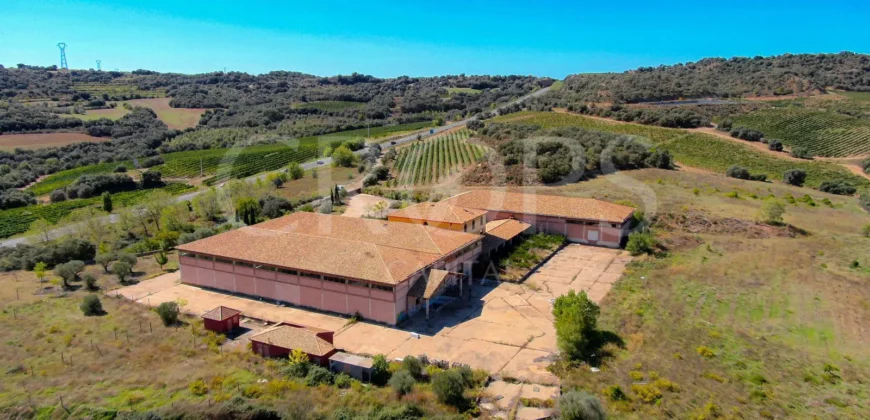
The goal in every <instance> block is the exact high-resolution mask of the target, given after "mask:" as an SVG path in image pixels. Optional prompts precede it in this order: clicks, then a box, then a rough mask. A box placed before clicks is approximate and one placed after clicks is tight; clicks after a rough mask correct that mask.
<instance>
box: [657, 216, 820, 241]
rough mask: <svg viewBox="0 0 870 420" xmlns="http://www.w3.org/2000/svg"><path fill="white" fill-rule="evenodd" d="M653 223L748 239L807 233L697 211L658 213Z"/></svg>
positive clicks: (659, 225)
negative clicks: (717, 216)
mask: <svg viewBox="0 0 870 420" xmlns="http://www.w3.org/2000/svg"><path fill="white" fill-rule="evenodd" d="M654 225H655V226H656V227H660V228H664V229H667V230H671V231H678V232H689V233H695V234H700V233H709V234H717V235H722V234H727V235H740V236H741V237H744V238H750V239H764V238H775V237H780V238H795V237H798V236H806V235H807V233H806V232H805V231H803V230H801V229H798V228H796V227H794V226H791V225H784V226H774V225H768V224H764V223H758V222H753V221H750V220H742V219H736V218H733V217H725V218H715V217H711V216H708V215H707V214H704V213H703V212H699V211H689V212H686V213H681V214H675V213H664V214H660V215H658V216H657V217H656V220H655V222H654Z"/></svg>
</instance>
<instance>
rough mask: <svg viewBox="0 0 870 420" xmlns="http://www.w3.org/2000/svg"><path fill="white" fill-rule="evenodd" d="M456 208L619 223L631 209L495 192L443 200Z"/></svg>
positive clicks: (574, 199)
mask: <svg viewBox="0 0 870 420" xmlns="http://www.w3.org/2000/svg"><path fill="white" fill-rule="evenodd" d="M445 201H447V202H448V203H450V204H453V205H455V206H459V207H468V208H473V209H484V210H490V211H508V212H512V213H525V214H538V215H543V216H554V217H563V218H566V219H580V220H590V221H604V222H610V223H622V222H624V221H625V220H626V219H628V218H629V216H631V214H632V213H633V212H634V209H633V208H631V207H628V206H623V205H619V204H614V203H609V202H607V201H602V200H596V199H593V198H579V197H566V196H559V195H549V194H524V193H516V192H507V191H495V190H485V189H480V190H472V191H467V192H464V193H462V194H459V195H455V196H453V197H450V198H448V199H446V200H445Z"/></svg>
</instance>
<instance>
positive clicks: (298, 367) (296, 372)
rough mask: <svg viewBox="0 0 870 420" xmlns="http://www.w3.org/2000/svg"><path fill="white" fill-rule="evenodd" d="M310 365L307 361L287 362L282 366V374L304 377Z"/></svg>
mask: <svg viewBox="0 0 870 420" xmlns="http://www.w3.org/2000/svg"><path fill="white" fill-rule="evenodd" d="M310 366H311V364H310V363H308V362H296V363H292V362H291V363H288V364H287V367H285V368H284V374H285V375H287V376H289V377H291V378H304V377H306V376H308V368H309V367H310Z"/></svg>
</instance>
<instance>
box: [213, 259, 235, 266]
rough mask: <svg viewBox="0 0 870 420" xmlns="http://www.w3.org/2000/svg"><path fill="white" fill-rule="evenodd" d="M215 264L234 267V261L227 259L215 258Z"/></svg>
mask: <svg viewBox="0 0 870 420" xmlns="http://www.w3.org/2000/svg"><path fill="white" fill-rule="evenodd" d="M214 262H219V263H224V264H229V265H233V260H228V259H226V258H215V259H214Z"/></svg>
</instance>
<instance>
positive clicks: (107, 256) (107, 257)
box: [94, 252, 115, 273]
mask: <svg viewBox="0 0 870 420" xmlns="http://www.w3.org/2000/svg"><path fill="white" fill-rule="evenodd" d="M94 261H96V262H97V264H99V265H101V266H103V272H104V273H108V272H109V264H111V263H112V261H115V254H113V253H111V252H106V253H103V254H98V255H97V256H96V257H94Z"/></svg>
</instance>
